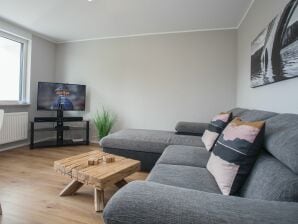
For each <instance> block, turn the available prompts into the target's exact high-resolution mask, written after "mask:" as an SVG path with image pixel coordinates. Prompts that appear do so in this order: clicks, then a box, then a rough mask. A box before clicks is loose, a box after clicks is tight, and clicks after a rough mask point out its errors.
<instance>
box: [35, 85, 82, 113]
mask: <svg viewBox="0 0 298 224" xmlns="http://www.w3.org/2000/svg"><path fill="white" fill-rule="evenodd" d="M85 98H86V86H85V85H76V84H65V83H51V82H39V83H38V96H37V110H59V109H62V110H69V111H83V110H85Z"/></svg>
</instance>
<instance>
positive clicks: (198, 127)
mask: <svg viewBox="0 0 298 224" xmlns="http://www.w3.org/2000/svg"><path fill="white" fill-rule="evenodd" d="M208 125H209V124H208V123H197V122H186V121H180V122H178V123H177V125H176V127H175V130H176V131H177V133H178V134H188V135H198V136H200V135H203V133H204V131H205V130H206V129H207V128H208Z"/></svg>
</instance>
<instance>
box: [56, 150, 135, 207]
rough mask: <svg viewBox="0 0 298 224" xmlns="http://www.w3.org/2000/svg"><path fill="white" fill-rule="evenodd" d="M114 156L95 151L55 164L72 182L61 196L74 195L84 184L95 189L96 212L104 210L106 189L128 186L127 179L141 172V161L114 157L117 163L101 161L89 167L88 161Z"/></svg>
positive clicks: (58, 170)
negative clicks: (111, 186) (112, 186)
mask: <svg viewBox="0 0 298 224" xmlns="http://www.w3.org/2000/svg"><path fill="white" fill-rule="evenodd" d="M104 155H106V156H112V155H111V154H108V153H105V152H102V151H100V150H95V151H91V152H87V153H83V154H80V155H76V156H72V157H68V158H65V159H62V160H58V161H55V162H54V169H55V171H57V172H59V173H60V174H62V175H67V176H69V177H70V178H71V179H72V181H71V182H70V183H69V184H68V185H67V186H66V187H65V188H64V189H63V190H62V191H61V193H60V196H68V195H73V194H74V193H75V192H77V191H78V190H79V189H80V188H81V187H82V186H83V185H84V184H86V185H91V186H92V187H94V206H95V211H97V212H98V211H102V210H103V209H104V189H105V188H106V187H108V186H110V185H113V184H115V185H116V186H118V187H122V186H123V185H125V184H126V181H125V180H124V178H125V177H127V176H129V175H131V174H133V173H135V172H137V171H139V170H140V161H137V160H133V159H128V158H124V157H121V156H114V155H113V156H114V157H115V162H112V163H106V162H104V161H103V160H100V162H99V164H98V165H88V159H90V158H99V159H102V157H103V156H104Z"/></svg>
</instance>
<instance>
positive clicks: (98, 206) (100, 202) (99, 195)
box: [94, 188, 104, 212]
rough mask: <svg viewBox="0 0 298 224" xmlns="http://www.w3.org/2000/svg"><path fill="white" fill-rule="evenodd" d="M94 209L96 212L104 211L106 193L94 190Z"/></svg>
mask: <svg viewBox="0 0 298 224" xmlns="http://www.w3.org/2000/svg"><path fill="white" fill-rule="evenodd" d="M94 208H95V211H96V212H101V211H103V209H104V191H103V190H101V189H97V188H94Z"/></svg>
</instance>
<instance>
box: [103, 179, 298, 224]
mask: <svg viewBox="0 0 298 224" xmlns="http://www.w3.org/2000/svg"><path fill="white" fill-rule="evenodd" d="M297 211H298V203H293V202H273V201H262V200H252V199H246V198H240V197H234V196H224V195H220V194H212V193H206V192H202V191H196V190H190V189H185V188H179V187H173V186H168V185H163V184H158V183H154V182H150V181H134V182H132V183H129V184H128V185H127V186H125V187H123V188H122V189H121V190H119V191H118V192H117V193H116V194H115V195H114V196H113V197H112V198H111V199H110V201H109V202H108V204H107V206H106V208H105V209H104V214H103V216H104V220H105V223H106V224H131V223H138V224H182V223H183V224H196V223H197V224H210V223H212V224H216V223H218V224H222V223H227V224H239V223H241V224H255V223H264V224H266V223H270V224H281V223H283V224H285V223H296V222H297V220H298V212H297Z"/></svg>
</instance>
